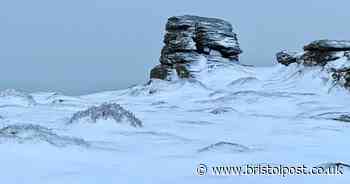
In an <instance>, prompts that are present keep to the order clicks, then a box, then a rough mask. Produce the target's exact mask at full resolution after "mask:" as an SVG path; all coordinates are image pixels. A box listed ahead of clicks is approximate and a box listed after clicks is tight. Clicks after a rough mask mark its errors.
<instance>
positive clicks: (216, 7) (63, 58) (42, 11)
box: [0, 0, 350, 95]
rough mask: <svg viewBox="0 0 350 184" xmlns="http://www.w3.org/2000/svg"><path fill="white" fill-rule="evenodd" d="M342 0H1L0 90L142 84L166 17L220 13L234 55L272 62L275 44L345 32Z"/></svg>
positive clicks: (79, 90)
mask: <svg viewBox="0 0 350 184" xmlns="http://www.w3.org/2000/svg"><path fill="white" fill-rule="evenodd" d="M349 7H350V1H349V0H332V1H322V0H289V1H286V0H266V1H261V0H234V1H209V0H208V1H204V0H201V1H195V0H193V1H190V0H172V1H167V0H153V1H145V0H139V1H135V0H128V1H121V0H30V1H28V0H2V1H0V25H1V27H0V64H1V65H0V90H2V89H6V88H17V89H22V90H25V91H60V92H63V93H66V94H70V95H72V94H73V95H78V94H86V93H91V92H98V91H103V90H112V89H120V88H125V87H127V86H130V85H133V84H137V83H144V82H146V81H147V80H148V76H149V75H148V73H149V70H150V69H151V67H152V66H154V65H156V64H157V63H158V58H159V54H160V49H161V47H162V46H163V43H162V37H163V34H164V25H165V23H166V20H167V18H168V17H169V16H173V15H182V14H194V15H200V16H209V17H217V18H223V19H225V20H228V21H229V22H231V23H232V24H233V26H234V29H235V31H236V32H237V33H238V34H239V41H240V43H241V47H242V49H243V51H244V53H243V54H242V56H241V62H242V63H246V64H254V65H260V66H262V65H272V64H273V63H274V62H275V61H274V60H275V59H274V55H275V53H276V52H277V51H279V50H281V49H291V50H301V48H302V46H303V45H304V44H306V43H307V42H310V41H312V40H315V39H326V38H328V39H350V31H349V30H350V29H349V28H350V25H349V18H350V11H349Z"/></svg>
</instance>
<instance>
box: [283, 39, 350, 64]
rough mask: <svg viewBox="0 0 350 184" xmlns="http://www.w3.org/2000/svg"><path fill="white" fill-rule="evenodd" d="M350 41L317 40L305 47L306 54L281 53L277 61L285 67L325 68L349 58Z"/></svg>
mask: <svg viewBox="0 0 350 184" xmlns="http://www.w3.org/2000/svg"><path fill="white" fill-rule="evenodd" d="M349 52H350V41H345V40H316V41H313V42H311V43H309V44H307V45H305V46H304V52H303V53H301V54H297V53H295V52H289V51H285V50H284V51H281V52H278V53H277V54H276V59H277V61H278V62H279V63H281V64H283V65H289V64H291V63H302V64H304V65H306V66H315V65H319V66H324V65H326V64H327V63H328V62H329V61H334V60H337V59H339V58H341V57H344V56H348V55H349Z"/></svg>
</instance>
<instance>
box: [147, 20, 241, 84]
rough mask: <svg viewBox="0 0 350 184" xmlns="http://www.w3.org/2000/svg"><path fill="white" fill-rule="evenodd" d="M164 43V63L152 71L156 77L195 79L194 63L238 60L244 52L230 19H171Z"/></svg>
mask: <svg viewBox="0 0 350 184" xmlns="http://www.w3.org/2000/svg"><path fill="white" fill-rule="evenodd" d="M164 44H165V45H164V47H163V49H162V51H161V56H160V59H159V61H160V64H159V65H158V66H156V67H155V68H153V69H152V71H151V78H153V79H162V80H172V77H178V78H191V77H193V76H194V75H193V74H194V73H195V72H196V71H195V69H193V67H192V66H193V65H196V64H199V65H200V64H202V63H205V62H234V61H238V59H239V58H238V56H239V54H241V53H242V50H241V49H240V47H239V43H238V39H237V34H236V33H234V32H233V28H232V25H231V24H230V23H229V22H227V21H224V20H221V19H216V18H206V17H198V16H192V15H184V16H175V17H170V18H169V19H168V22H167V24H166V34H165V36H164Z"/></svg>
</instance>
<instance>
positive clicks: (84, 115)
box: [68, 103, 142, 127]
mask: <svg viewBox="0 0 350 184" xmlns="http://www.w3.org/2000/svg"><path fill="white" fill-rule="evenodd" d="M107 119H112V120H114V121H115V122H117V123H122V122H123V121H125V122H129V123H130V125H131V126H134V127H142V122H141V120H139V119H138V118H136V117H135V115H134V114H133V113H132V112H130V111H128V110H126V109H124V108H123V107H122V106H120V105H119V104H115V103H104V104H102V105H100V106H93V107H90V108H88V109H87V110H84V111H79V112H77V113H75V114H74V115H73V116H72V117H71V118H70V120H69V122H68V123H69V124H71V123H74V122H76V121H79V120H86V121H88V122H91V123H96V122H97V121H98V120H107Z"/></svg>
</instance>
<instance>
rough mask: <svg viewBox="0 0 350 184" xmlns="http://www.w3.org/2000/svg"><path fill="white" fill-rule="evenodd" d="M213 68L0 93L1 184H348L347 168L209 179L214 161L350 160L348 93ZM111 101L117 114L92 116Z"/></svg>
mask: <svg viewBox="0 0 350 184" xmlns="http://www.w3.org/2000/svg"><path fill="white" fill-rule="evenodd" d="M209 68H210V69H208V70H202V71H201V72H199V73H198V75H196V77H197V80H189V81H185V80H178V81H175V82H165V81H159V80H154V81H153V82H152V83H151V84H149V85H138V86H134V87H131V88H129V89H126V90H121V91H109V92H102V93H97V94H91V95H86V96H79V97H69V96H64V95H62V94H59V93H53V92H50V93H49V92H47V93H46V92H40V93H33V94H25V93H22V92H18V91H14V90H7V91H5V92H2V93H0V124H1V127H0V128H3V129H1V130H0V153H1V157H0V163H1V166H0V173H1V183H6V184H11V183H16V184H21V183H23V184H29V183H33V184H39V183H45V184H46V183H50V184H51V183H57V184H62V183H64V184H70V183H71V184H76V183H82V184H88V183H104V184H106V183H113V184H114V183H151V184H155V183H268V184H271V183H318V184H319V183H348V181H350V169H348V168H347V167H346V166H344V175H342V176H287V177H282V176H214V175H213V174H212V173H211V171H210V167H212V166H219V165H228V166H230V165H236V166H244V165H246V164H272V165H279V164H283V165H286V166H290V165H301V164H305V165H306V166H308V167H313V166H319V165H325V164H332V163H334V164H335V163H339V162H342V163H344V164H348V163H350V154H349V150H350V148H349V147H348V146H349V143H348V139H349V137H350V124H349V122H348V121H350V118H349V117H350V92H349V91H346V90H345V89H343V88H341V87H339V86H335V85H334V84H333V82H332V81H331V80H329V74H328V73H327V72H325V71H323V70H322V68H317V67H303V66H299V65H296V64H295V65H290V66H289V67H284V66H281V65H275V66H273V67H249V66H241V65H237V64H221V65H211V66H210V67H209ZM114 103H115V104H120V105H121V107H123V109H119V107H113V108H117V109H119V110H118V112H120V113H122V115H121V116H120V117H119V116H118V117H117V118H116V116H114V115H113V113H111V112H110V109H107V110H106V111H101V112H97V113H88V112H90V111H91V107H93V106H96V107H94V108H92V109H104V108H101V104H114ZM99 107H100V108H99ZM79 114H84V116H82V118H81V119H79V118H77V116H78V115H79ZM89 115H90V117H89ZM73 117H74V121H73V120H72V118H73ZM78 117H79V116H78ZM108 117H109V118H108ZM118 118H119V119H118ZM138 120H140V121H141V122H142V125H141V124H140V126H132V125H133V123H132V122H133V121H135V122H138ZM135 122H134V123H135ZM199 164H206V165H207V166H208V169H209V171H208V173H207V175H206V176H198V174H197V172H196V168H197V166H198V165H199Z"/></svg>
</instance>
